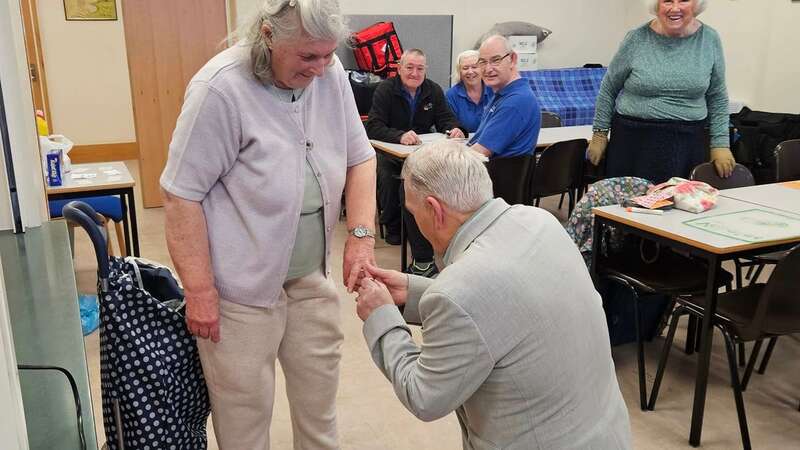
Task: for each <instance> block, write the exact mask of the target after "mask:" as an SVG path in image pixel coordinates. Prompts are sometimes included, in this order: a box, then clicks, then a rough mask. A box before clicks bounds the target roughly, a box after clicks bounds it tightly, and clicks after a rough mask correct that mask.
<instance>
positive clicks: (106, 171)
mask: <svg viewBox="0 0 800 450" xmlns="http://www.w3.org/2000/svg"><path fill="white" fill-rule="evenodd" d="M103 172H104V173H105V174H106V175H109V176H110V175H119V174H121V173H122V172H120V171H119V170H117V169H111V170H104V171H103Z"/></svg>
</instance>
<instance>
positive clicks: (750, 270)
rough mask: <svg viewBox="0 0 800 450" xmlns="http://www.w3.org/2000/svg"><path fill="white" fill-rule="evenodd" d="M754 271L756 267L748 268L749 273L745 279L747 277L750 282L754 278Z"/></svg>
mask: <svg viewBox="0 0 800 450" xmlns="http://www.w3.org/2000/svg"><path fill="white" fill-rule="evenodd" d="M753 270H755V266H753V265H751V266H749V267H748V268H747V273H746V274H745V275H744V277H745V278H747V279H748V280H749V279H750V277H752V276H753Z"/></svg>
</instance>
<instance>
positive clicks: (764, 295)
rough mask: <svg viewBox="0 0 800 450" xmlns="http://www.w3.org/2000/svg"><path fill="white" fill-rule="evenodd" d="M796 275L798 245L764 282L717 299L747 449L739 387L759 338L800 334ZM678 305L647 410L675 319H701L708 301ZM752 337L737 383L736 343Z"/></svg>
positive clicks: (686, 301)
mask: <svg viewBox="0 0 800 450" xmlns="http://www.w3.org/2000/svg"><path fill="white" fill-rule="evenodd" d="M798 279H800V246H798V247H795V248H794V249H793V250H791V251H790V252H789V254H788V255H787V256H786V257H785V258H784V259H783V260H782V261H781V262H780V263H778V265H777V266H776V267H775V271H773V273H772V276H771V277H770V279H769V281H768V282H767V283H766V284H761V283H754V284H751V285H749V286H747V287H745V288H743V289H737V290H735V291H732V292H725V293H723V294H719V295H718V297H717V314H716V315H715V316H714V318H713V319H712V320H713V325H714V326H716V327H717V328H718V329H719V330H720V331H721V332H722V335H723V336H724V338H725V350H726V353H727V355H728V367H729V370H730V376H731V387H732V388H733V395H734V399H735V401H736V412H737V415H738V418H739V430H740V431H741V433H742V445H743V446H744V448H751V445H750V434H749V431H748V428H747V417H746V415H745V410H744V399H743V397H742V391H744V390H745V389H746V388H747V382H748V381H749V379H750V375H751V374H752V371H753V367H754V366H755V360H756V358H757V357H758V353H759V350H760V349H761V343H762V341H763V339H765V338H768V337H776V336H783V335H786V334H792V333H798V332H800V302H798V301H797V280H798ZM678 303H679V306H678V308H676V309H675V311H674V312H673V313H672V323H671V324H670V327H669V332H668V333H667V340H666V342H664V348H663V350H662V353H661V358H660V360H659V363H658V370H657V372H656V378H655V381H654V383H653V391H652V393H651V397H650V401H649V403H648V409H650V410H653V409H655V403H656V400H657V399H658V389H659V387H660V386H661V380H662V378H663V376H664V369H665V368H666V365H667V360H668V358H669V351H670V348H671V347H672V339H673V338H674V337H675V328H676V325H677V323H678V321H677V318H678V317H679V316H680V315H682V314H692V315H694V316H695V317H698V318H700V317H702V316H703V314H704V311H705V303H706V299H705V297H704V296H703V295H698V296H692V297H687V298H679V299H678ZM750 341H755V345H754V347H753V353H752V355H751V356H750V360H749V361H748V364H747V368H746V369H745V372H744V376H743V378H742V379H741V381H740V380H739V373H738V369H737V366H736V353H735V344H736V343H738V342H750ZM798 409H800V408H798Z"/></svg>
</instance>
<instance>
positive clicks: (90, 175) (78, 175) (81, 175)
mask: <svg viewBox="0 0 800 450" xmlns="http://www.w3.org/2000/svg"><path fill="white" fill-rule="evenodd" d="M95 177H97V174H96V173H73V174H72V179H73V180H79V179H83V178H95Z"/></svg>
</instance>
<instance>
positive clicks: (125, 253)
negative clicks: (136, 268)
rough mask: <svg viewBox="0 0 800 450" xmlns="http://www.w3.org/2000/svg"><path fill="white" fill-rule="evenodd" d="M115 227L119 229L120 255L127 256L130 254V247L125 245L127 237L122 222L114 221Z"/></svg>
mask: <svg viewBox="0 0 800 450" xmlns="http://www.w3.org/2000/svg"><path fill="white" fill-rule="evenodd" d="M114 228H115V229H116V231H117V244H118V245H119V253H120V256H122V257H123V258H125V257H126V256H128V247H127V246H126V245H125V237H124V234H122V224H121V223H119V222H114Z"/></svg>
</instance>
